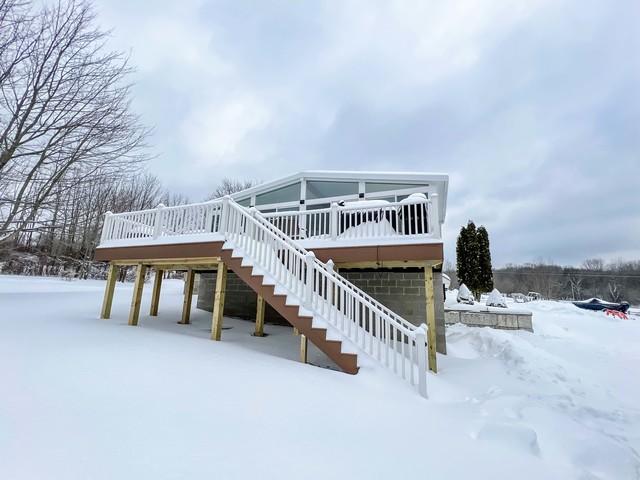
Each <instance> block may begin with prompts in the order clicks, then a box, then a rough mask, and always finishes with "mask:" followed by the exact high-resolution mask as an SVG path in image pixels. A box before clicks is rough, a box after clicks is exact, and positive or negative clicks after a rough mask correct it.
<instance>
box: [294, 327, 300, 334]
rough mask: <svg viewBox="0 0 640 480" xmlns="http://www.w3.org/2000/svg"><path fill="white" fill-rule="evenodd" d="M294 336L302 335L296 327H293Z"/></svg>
mask: <svg viewBox="0 0 640 480" xmlns="http://www.w3.org/2000/svg"><path fill="white" fill-rule="evenodd" d="M293 334H294V335H300V332H299V331H298V329H297V328H296V327H293Z"/></svg>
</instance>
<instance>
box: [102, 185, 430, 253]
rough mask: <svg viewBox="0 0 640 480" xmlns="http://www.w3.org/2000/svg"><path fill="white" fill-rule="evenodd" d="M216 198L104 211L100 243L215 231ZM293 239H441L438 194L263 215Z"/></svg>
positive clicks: (217, 211)
mask: <svg viewBox="0 0 640 480" xmlns="http://www.w3.org/2000/svg"><path fill="white" fill-rule="evenodd" d="M221 207H222V201H221V200H215V201H212V202H204V203H194V204H191V205H180V206H176V207H165V206H163V205H159V206H158V207H157V208H153V209H149V210H140V211H137V212H125V213H117V214H112V213H110V212H108V213H107V215H106V217H105V222H104V227H103V229H102V237H101V239H100V243H101V245H104V244H107V243H109V242H113V241H120V242H122V241H126V240H138V239H142V240H144V239H147V240H153V239H157V238H162V237H176V236H180V235H185V236H186V235H197V234H207V233H215V232H217V231H218V222H219V220H220V213H221V212H220V209H221ZM263 216H264V218H266V219H267V220H268V221H269V222H270V223H272V224H273V225H274V226H275V227H276V228H278V229H279V230H281V231H283V232H284V233H285V234H286V235H287V236H289V237H291V238H293V239H295V240H305V239H322V240H334V241H335V240H347V241H349V240H354V241H357V240H360V239H364V240H373V239H379V238H397V239H401V238H405V239H407V238H424V239H440V238H441V229H440V221H439V215H438V195H437V194H432V195H431V196H430V197H429V199H428V200H427V199H425V198H422V199H421V198H407V199H405V200H403V201H401V202H395V203H388V202H380V203H377V202H369V201H365V202H353V203H349V204H347V205H344V206H339V205H338V204H336V203H334V204H332V205H331V207H330V208H324V209H319V210H306V211H296V212H276V213H268V214H263Z"/></svg>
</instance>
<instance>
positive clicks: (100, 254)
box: [96, 241, 444, 264]
mask: <svg viewBox="0 0 640 480" xmlns="http://www.w3.org/2000/svg"><path fill="white" fill-rule="evenodd" d="M222 245H223V242H221V241H217V242H197V243H196V242H194V243H172V244H166V245H137V246H132V247H107V248H98V249H97V250H96V260H144V259H165V258H166V259H170V258H196V257H218V256H220V253H221V251H222ZM311 250H313V252H314V253H315V255H316V257H318V258H319V259H320V260H322V261H323V262H326V261H327V260H329V259H332V260H333V262H334V263H336V264H341V263H357V262H376V263H381V264H384V262H404V261H406V262H415V261H428V260H435V261H442V259H443V258H444V257H443V248H442V243H423V244H414V245H379V246H376V245H374V246H354V247H333V248H314V249H311Z"/></svg>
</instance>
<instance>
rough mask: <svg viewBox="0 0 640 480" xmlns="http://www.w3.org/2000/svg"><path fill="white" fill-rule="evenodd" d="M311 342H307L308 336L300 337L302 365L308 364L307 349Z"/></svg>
mask: <svg viewBox="0 0 640 480" xmlns="http://www.w3.org/2000/svg"><path fill="white" fill-rule="evenodd" d="M308 342H309V341H308V340H307V337H306V335H300V361H301V362H302V363H307V347H308V346H309V343H308Z"/></svg>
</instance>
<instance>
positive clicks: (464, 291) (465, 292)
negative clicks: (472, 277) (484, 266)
mask: <svg viewBox="0 0 640 480" xmlns="http://www.w3.org/2000/svg"><path fill="white" fill-rule="evenodd" d="M456 300H457V301H458V303H468V304H469V305H473V295H471V292H470V291H469V289H468V288H467V286H466V285H465V284H464V283H463V284H462V285H460V287H459V288H458V297H457V298H456Z"/></svg>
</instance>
